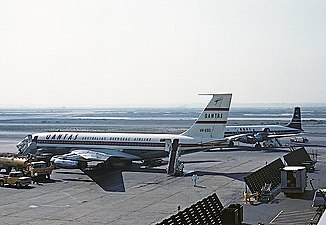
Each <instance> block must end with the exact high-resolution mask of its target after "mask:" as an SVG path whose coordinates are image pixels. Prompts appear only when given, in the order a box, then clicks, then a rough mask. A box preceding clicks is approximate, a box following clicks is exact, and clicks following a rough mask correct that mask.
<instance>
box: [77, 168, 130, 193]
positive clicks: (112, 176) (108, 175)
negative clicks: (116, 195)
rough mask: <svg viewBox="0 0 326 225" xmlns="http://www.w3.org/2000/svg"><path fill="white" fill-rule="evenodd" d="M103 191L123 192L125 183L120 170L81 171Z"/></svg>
mask: <svg viewBox="0 0 326 225" xmlns="http://www.w3.org/2000/svg"><path fill="white" fill-rule="evenodd" d="M83 172H84V173H85V174H86V175H87V176H89V177H90V178H91V179H92V180H93V181H94V182H95V183H96V184H97V185H99V186H100V187H101V188H102V189H103V190H104V191H108V192H125V191H126V189H125V185H124V181H123V176H122V170H108V169H101V170H100V169H98V170H85V171H83Z"/></svg>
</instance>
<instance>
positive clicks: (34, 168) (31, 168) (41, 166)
mask: <svg viewBox="0 0 326 225" xmlns="http://www.w3.org/2000/svg"><path fill="white" fill-rule="evenodd" d="M53 169H54V167H53V166H47V164H46V162H44V161H39V162H30V163H28V164H27V170H26V171H27V175H28V176H31V177H40V178H48V179H50V175H51V173H52V170H53Z"/></svg>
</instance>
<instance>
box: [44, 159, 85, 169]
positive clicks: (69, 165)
mask: <svg viewBox="0 0 326 225" xmlns="http://www.w3.org/2000/svg"><path fill="white" fill-rule="evenodd" d="M50 162H51V163H52V165H54V166H55V167H57V168H62V169H82V168H85V167H87V162H80V161H74V160H69V159H60V158H57V157H52V158H51V160H50Z"/></svg>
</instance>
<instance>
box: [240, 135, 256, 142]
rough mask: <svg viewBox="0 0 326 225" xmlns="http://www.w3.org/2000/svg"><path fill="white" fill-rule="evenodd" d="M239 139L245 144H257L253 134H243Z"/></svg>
mask: <svg viewBox="0 0 326 225" xmlns="http://www.w3.org/2000/svg"><path fill="white" fill-rule="evenodd" d="M239 141H240V142H242V143H245V144H255V143H256V139H255V137H253V136H249V135H248V136H242V137H240V138H239Z"/></svg>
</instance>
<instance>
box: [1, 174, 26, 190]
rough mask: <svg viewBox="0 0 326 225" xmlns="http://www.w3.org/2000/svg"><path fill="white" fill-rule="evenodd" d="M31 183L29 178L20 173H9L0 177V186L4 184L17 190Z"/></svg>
mask: <svg viewBox="0 0 326 225" xmlns="http://www.w3.org/2000/svg"><path fill="white" fill-rule="evenodd" d="M31 182H32V179H31V178H30V177H25V176H24V174H23V173H22V172H21V171H14V172H10V173H9V175H4V176H3V177H0V186H4V185H5V184H9V185H13V186H16V187H17V188H20V187H23V186H25V187H26V186H28V185H30V184H31Z"/></svg>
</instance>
